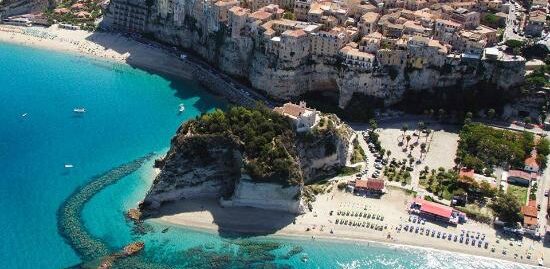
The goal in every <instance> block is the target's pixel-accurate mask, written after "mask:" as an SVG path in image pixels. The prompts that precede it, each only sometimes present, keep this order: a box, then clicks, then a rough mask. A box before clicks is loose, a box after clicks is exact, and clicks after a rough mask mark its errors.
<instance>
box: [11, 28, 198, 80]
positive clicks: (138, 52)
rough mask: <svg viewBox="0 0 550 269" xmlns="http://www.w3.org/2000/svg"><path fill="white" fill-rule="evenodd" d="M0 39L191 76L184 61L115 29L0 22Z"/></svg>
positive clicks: (163, 72) (172, 74)
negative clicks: (16, 24) (79, 28)
mask: <svg viewBox="0 0 550 269" xmlns="http://www.w3.org/2000/svg"><path fill="white" fill-rule="evenodd" d="M0 42H2V43H8V44H14V45H21V46H27V47H33V48H38V49H45V50H50V51H56V52H61V53H71V54H76V55H78V56H83V57H87V58H91V59H94V60H104V61H108V62H111V63H118V64H127V65H129V66H132V67H135V68H140V69H142V70H145V71H147V72H152V73H160V74H162V75H168V76H173V77H176V78H179V79H185V80H192V79H193V75H192V74H191V72H189V71H188V68H187V66H186V64H185V63H184V62H182V61H181V60H179V59H178V58H176V57H174V56H173V55H170V54H168V53H166V52H165V51H163V50H162V49H159V48H155V47H151V46H147V45H145V44H142V43H139V42H137V41H135V40H133V39H131V38H127V37H125V36H123V35H120V34H115V33H107V32H87V31H83V30H65V29H61V28H58V27H57V26H55V25H54V26H51V27H49V28H44V27H21V26H11V25H3V24H0Z"/></svg>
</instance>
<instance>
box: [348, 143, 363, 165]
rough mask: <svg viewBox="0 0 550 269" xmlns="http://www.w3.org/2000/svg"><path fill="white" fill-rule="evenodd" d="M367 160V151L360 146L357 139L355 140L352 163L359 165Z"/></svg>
mask: <svg viewBox="0 0 550 269" xmlns="http://www.w3.org/2000/svg"><path fill="white" fill-rule="evenodd" d="M364 160H365V151H364V150H363V148H362V147H361V145H359V141H358V140H357V137H356V138H355V139H354V140H353V154H352V155H351V163H358V162H362V161H364Z"/></svg>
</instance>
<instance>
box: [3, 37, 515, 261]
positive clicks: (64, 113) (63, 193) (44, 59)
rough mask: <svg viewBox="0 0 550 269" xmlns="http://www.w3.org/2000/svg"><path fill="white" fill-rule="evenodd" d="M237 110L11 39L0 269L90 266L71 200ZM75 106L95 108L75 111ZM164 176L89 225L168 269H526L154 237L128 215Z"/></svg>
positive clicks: (316, 246) (246, 241)
mask: <svg viewBox="0 0 550 269" xmlns="http://www.w3.org/2000/svg"><path fill="white" fill-rule="evenodd" d="M180 103H184V104H185V107H186V110H185V112H184V113H182V114H179V113H178V104H180ZM225 105H226V104H225V103H224V102H223V100H220V99H217V98H215V97H213V96H212V95H210V94H208V93H207V92H205V91H203V90H201V89H200V88H199V87H198V86H196V85H194V84H193V83H191V82H189V81H177V80H173V79H168V78H164V77H161V76H158V75H155V74H150V73H147V72H145V71H142V70H137V69H133V68H131V67H129V66H125V65H119V64H114V63H110V62H104V61H98V60H91V59H88V58H83V57H79V56H75V55H70V54H63V53H54V52H50V51H44V50H38V49H34V48H26V47H18V46H14V45H7V44H0V122H1V127H0V212H1V215H0V229H1V230H0V231H1V236H0V268H66V267H70V266H74V265H76V264H79V263H80V262H81V260H80V257H79V256H78V255H77V254H76V252H75V251H74V250H73V249H72V248H71V246H70V245H68V244H67V243H66V242H65V241H64V240H63V238H62V237H61V236H60V234H59V232H58V229H57V210H58V208H59V207H60V206H61V204H62V203H63V202H64V200H65V199H66V198H67V197H68V196H69V195H70V194H71V193H72V192H73V191H74V190H75V189H76V188H78V187H79V186H82V185H84V184H85V183H87V182H89V181H90V180H93V178H94V176H96V175H98V174H101V173H103V172H105V171H108V170H109V169H111V168H113V167H117V166H118V165H120V164H123V163H125V162H128V161H131V160H133V159H136V158H139V157H141V156H143V155H145V154H147V153H149V152H156V153H157V154H162V153H163V152H165V151H166V149H167V148H168V146H169V141H170V138H171V136H172V135H173V134H174V132H175V131H176V129H177V128H178V126H179V125H180V124H181V123H182V122H183V121H185V120H186V119H190V118H192V117H195V116H196V115H198V114H200V113H201V112H206V111H209V110H212V109H214V108H217V107H224V106H225ZM75 107H85V108H86V109H87V112H86V113H84V114H83V115H75V113H73V109H74V108H75ZM25 113H26V116H24V117H23V116H22V115H23V114H25ZM65 164H73V165H74V168H72V169H66V168H64V165H65ZM152 173H153V169H152V162H151V161H149V162H148V163H146V164H145V165H143V166H142V167H141V168H140V169H139V170H138V171H136V172H134V173H132V174H131V175H130V176H127V177H125V178H123V179H121V180H120V181H118V182H117V183H116V184H115V185H112V186H109V187H107V188H106V189H104V190H103V191H102V192H100V193H99V194H98V195H96V196H95V197H94V198H93V199H92V200H91V201H90V202H89V203H88V204H86V206H85V208H84V211H83V219H84V223H85V226H86V228H87V229H88V230H89V231H90V232H91V233H92V234H93V236H95V237H96V238H98V239H100V240H101V241H103V242H106V243H107V244H108V246H109V247H110V248H112V250H118V249H119V248H121V247H123V246H124V245H126V244H128V243H130V242H132V241H135V240H143V241H145V243H146V248H145V251H144V252H143V253H142V257H143V258H144V259H146V260H148V261H150V262H153V263H158V264H163V265H166V266H168V268H407V269H408V268H522V266H519V265H517V264H512V263H507V262H501V261H496V260H490V259H482V258H479V257H473V256H466V255H456V254H449V253H447V252H439V251H429V250H424V249H418V248H408V247H399V246H386V245H379V244H374V243H370V244H367V243H350V242H333V241H323V240H315V241H312V240H307V239H289V238H286V239H285V238H273V237H246V236H242V235H224V236H223V237H222V236H219V235H217V234H216V233H210V232H204V231H197V230H192V229H183V228H174V227H172V228H170V229H168V230H165V228H167V226H163V224H161V223H155V222H150V221H148V222H146V223H145V224H144V226H143V229H144V230H145V231H146V232H145V233H143V232H140V231H136V230H135V229H133V228H134V226H133V224H132V223H129V222H127V221H126V220H125V219H124V217H123V212H124V211H125V210H127V209H129V208H131V207H135V205H136V203H137V202H138V201H139V200H140V199H141V198H142V197H143V195H144V193H145V192H146V190H147V188H148V184H149V183H150V181H151V175H152ZM305 257H307V261H306V258H305Z"/></svg>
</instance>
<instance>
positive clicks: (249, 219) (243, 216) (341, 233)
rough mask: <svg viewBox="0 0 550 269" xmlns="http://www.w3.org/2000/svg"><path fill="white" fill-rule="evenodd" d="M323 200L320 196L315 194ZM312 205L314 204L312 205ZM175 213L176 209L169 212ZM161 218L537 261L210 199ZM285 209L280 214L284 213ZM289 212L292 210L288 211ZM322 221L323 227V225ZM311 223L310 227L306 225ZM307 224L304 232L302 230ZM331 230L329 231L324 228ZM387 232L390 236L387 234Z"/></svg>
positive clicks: (190, 225)
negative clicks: (291, 219)
mask: <svg viewBox="0 0 550 269" xmlns="http://www.w3.org/2000/svg"><path fill="white" fill-rule="evenodd" d="M319 200H324V199H322V198H321V199H319ZM314 210H315V207H314ZM174 212H178V213H174ZM160 213H161V217H157V218H152V219H150V221H152V222H155V223H158V224H163V225H168V226H174V227H181V228H185V229H195V230H199V231H204V232H207V233H213V234H218V235H220V236H222V237H223V234H224V233H225V234H231V235H232V233H236V234H241V235H243V236H249V235H250V236H267V237H272V238H281V239H285V238H286V239H291V240H292V239H302V240H317V239H320V240H324V241H327V242H330V241H338V242H342V243H354V242H355V243H377V244H383V245H385V246H389V247H407V248H419V249H423V250H428V251H445V252H449V253H459V254H462V255H470V256H476V257H483V258H487V259H493V260H499V261H505V262H512V263H516V264H518V265H522V266H537V265H538V264H537V262H538V261H537V260H538V258H539V257H540V255H539V254H538V253H536V254H535V255H533V256H532V257H531V259H527V258H525V257H524V258H523V259H520V257H519V256H518V257H517V258H514V253H513V250H512V248H511V247H508V246H506V243H505V242H501V244H500V246H504V247H505V248H507V249H509V250H508V251H509V253H508V254H507V255H502V254H501V249H502V248H501V247H500V246H499V247H497V248H496V250H495V252H491V251H490V250H489V249H484V248H478V247H477V246H475V247H474V246H470V245H465V244H458V243H454V242H448V241H447V240H442V239H435V238H431V237H426V236H420V235H418V234H414V233H408V232H401V233H397V232H396V230H395V227H392V226H389V227H388V229H387V230H384V231H373V230H368V231H366V230H364V228H363V229H360V228H356V227H347V226H341V225H340V226H337V225H333V224H332V223H330V221H328V222H324V221H323V220H321V219H322V218H323V217H322V214H321V213H320V212H317V213H319V216H318V217H314V216H312V215H313V214H317V213H312V212H310V213H308V214H305V215H300V216H298V217H296V218H295V223H293V222H292V221H288V220H285V219H286V218H285V216H288V215H290V214H287V213H282V212H274V211H271V212H266V211H263V212H262V210H258V209H253V208H242V207H229V208H222V207H220V206H219V205H217V201H216V200H215V199H196V200H186V201H184V202H177V203H173V204H172V203H171V204H169V205H167V207H166V208H164V209H162V210H161V212H160ZM285 214H286V215H285ZM292 216H293V215H292ZM323 226H324V227H323ZM312 227H313V228H312ZM308 229H309V231H308ZM331 230H333V232H334V233H333V234H331V233H330V231H331ZM388 233H390V234H391V239H388V238H387V235H388Z"/></svg>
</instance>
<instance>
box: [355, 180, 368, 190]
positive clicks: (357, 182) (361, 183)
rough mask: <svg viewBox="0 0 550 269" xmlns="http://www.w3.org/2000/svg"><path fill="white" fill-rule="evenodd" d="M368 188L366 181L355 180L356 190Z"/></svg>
mask: <svg viewBox="0 0 550 269" xmlns="http://www.w3.org/2000/svg"><path fill="white" fill-rule="evenodd" d="M368 186H369V184H368V181H367V180H361V179H357V180H355V187H356V188H362V189H366V188H368Z"/></svg>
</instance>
